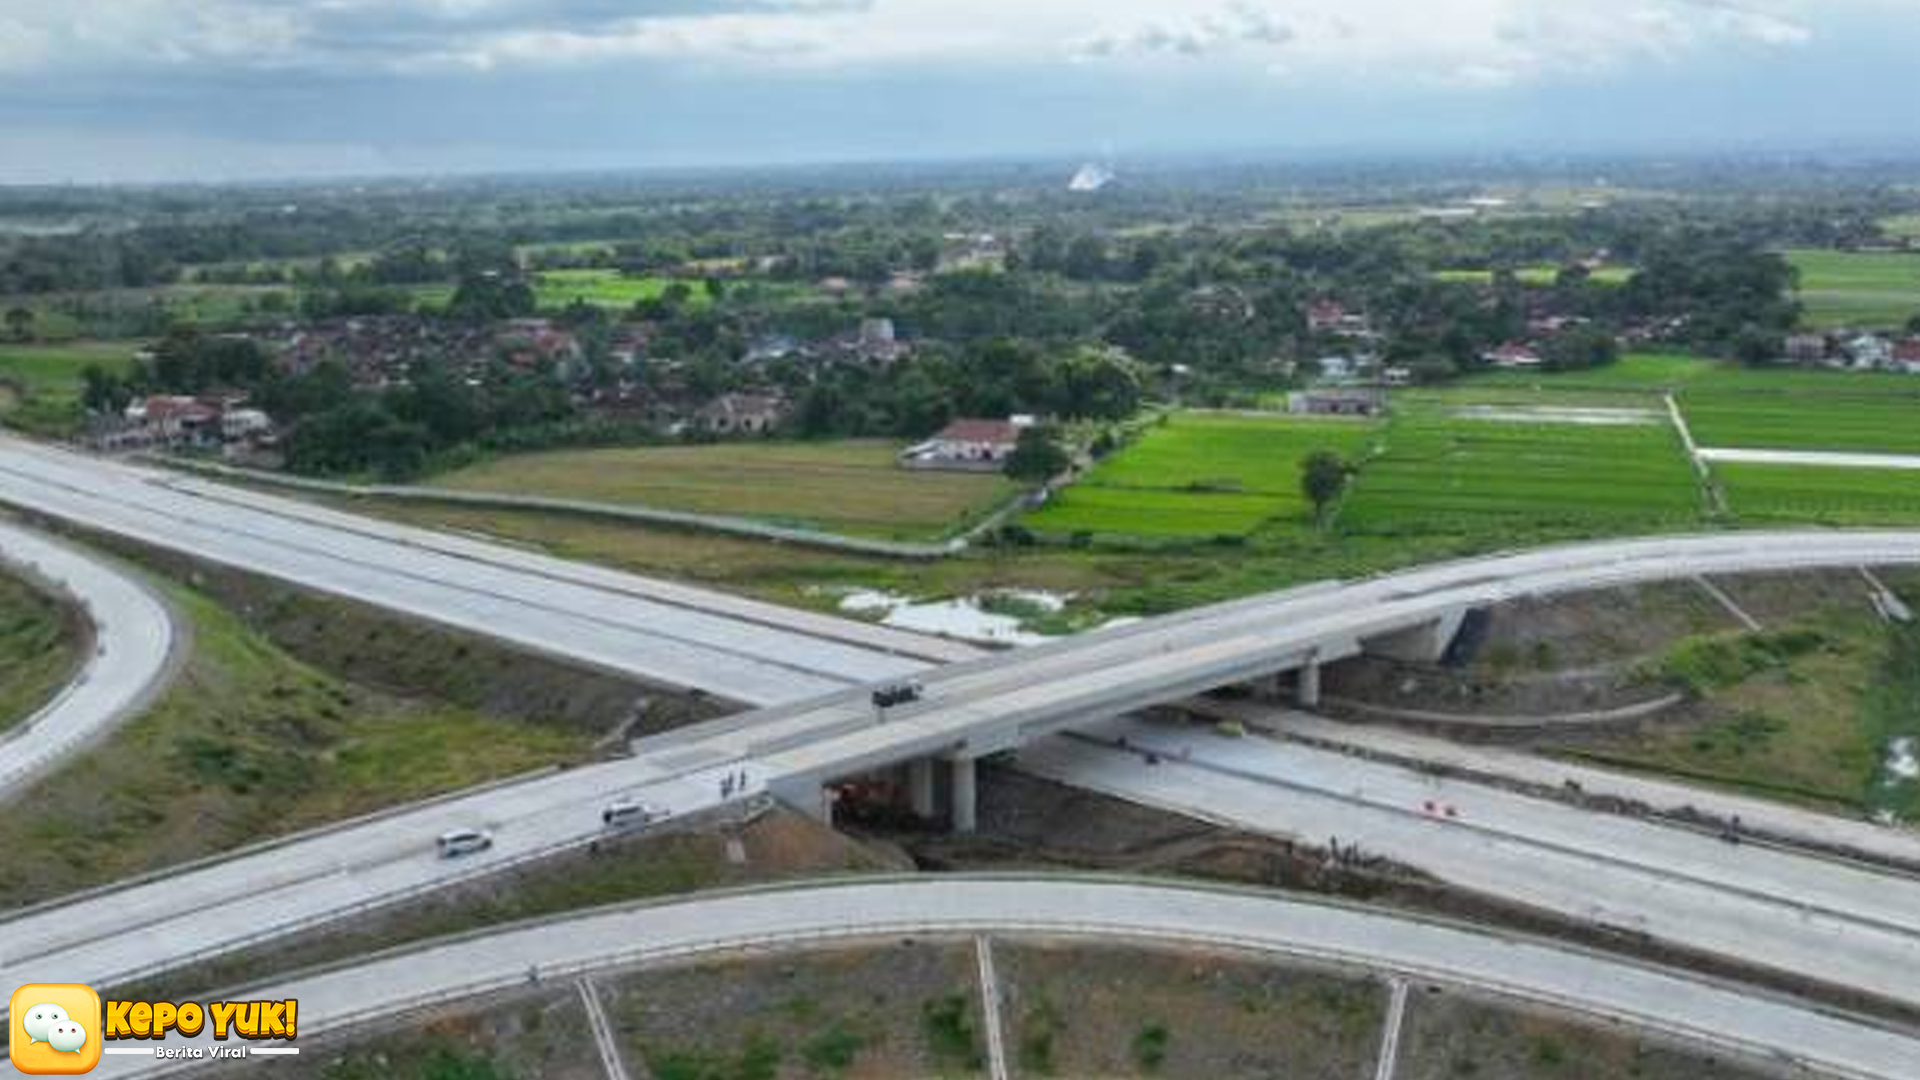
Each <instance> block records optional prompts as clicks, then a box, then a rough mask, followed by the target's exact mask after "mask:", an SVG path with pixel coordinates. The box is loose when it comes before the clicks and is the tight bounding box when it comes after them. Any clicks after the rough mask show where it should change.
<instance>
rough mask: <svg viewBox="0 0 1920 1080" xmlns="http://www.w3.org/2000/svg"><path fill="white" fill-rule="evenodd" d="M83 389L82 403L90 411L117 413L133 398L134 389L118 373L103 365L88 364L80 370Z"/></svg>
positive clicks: (81, 394)
mask: <svg viewBox="0 0 1920 1080" xmlns="http://www.w3.org/2000/svg"><path fill="white" fill-rule="evenodd" d="M80 381H81V383H82V385H83V387H84V388H83V389H82V390H81V392H80V404H81V405H82V406H84V407H85V408H86V410H87V411H88V412H90V413H98V414H102V415H104V414H106V413H115V412H119V411H120V410H122V409H124V408H126V407H127V403H128V402H129V401H132V400H133V390H132V389H131V388H130V387H128V386H127V384H126V383H125V382H123V381H122V380H121V379H120V377H119V376H118V375H115V374H114V373H113V372H111V371H108V370H107V369H106V368H104V367H101V366H100V365H99V364H88V365H87V366H86V367H84V368H82V369H81V371H80Z"/></svg>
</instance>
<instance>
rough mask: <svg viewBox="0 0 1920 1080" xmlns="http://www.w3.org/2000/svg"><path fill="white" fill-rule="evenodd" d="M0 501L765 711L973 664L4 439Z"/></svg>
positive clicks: (884, 635)
mask: <svg viewBox="0 0 1920 1080" xmlns="http://www.w3.org/2000/svg"><path fill="white" fill-rule="evenodd" d="M0 502H5V503H11V504H13V505H15V506H18V507H20V508H22V509H25V510H30V511H32V512H34V513H37V514H41V515H45V516H47V517H51V518H56V519H60V520H63V521H67V522H71V523H73V524H76V525H80V526H83V527H85V528H88V529H93V530H98V531H101V532H106V533H111V534H114V535H117V536H121V537H125V538H127V539H131V540H136V541H139V542H141V543H145V544H150V545H153V546H155V547H158V548H161V549H164V550H169V551H174V552H178V553H181V554H185V555H191V556H193V557H194V558H198V559H204V560H207V561H210V562H213V563H217V564H221V565H225V566H230V567H234V568H237V569H241V570H245V571H248V572H251V573H256V574H263V575H266V576H268V577H272V578H276V579H279V580H281V581H285V582H289V583H291V584H295V585H300V586H303V587H306V588H309V589H314V590H318V591H321V592H325V593H330V594H333V595H336V596H343V597H346V598H348V599H352V600H357V601H360V602H363V603H368V604H373V605H376V606H378V607H382V608H385V609H388V610H391V611H395V612H399V613H402V614H406V615H410V616H414V617H417V618H421V619H426V620H429V621H432V622H436V623H440V624H443V625H446V626H450V627H454V628H456V629H460V630H465V631H469V632H472V633H476V634H481V635H484V636H487V637H491V638H496V639H499V640H502V641H506V642H509V643H511V644H514V645H516V646H519V647H521V648H523V649H527V650H530V651H533V652H538V653H541V654H544V655H549V656H558V657H561V658H564V659H566V660H569V661H573V662H576V663H582V664H587V665H591V666H593V667H596V668H600V669H603V670H608V671H614V672H618V673H621V674H625V675H631V676H634V677H637V678H640V679H643V680H647V681H650V682H655V683H660V684H664V685H667V686H672V687H682V688H691V689H698V690H701V691H705V692H707V693H710V694H713V695H715V696H716V697H720V698H723V699H725V700H729V701H733V702H737V703H739V704H741V705H745V706H761V705H769V704H774V703H778V702H785V701H793V700H796V699H800V698H805V697H809V696H814V695H818V694H823V693H828V692H831V691H834V690H839V689H844V688H845V687H847V686H849V685H853V684H859V683H867V682H873V681H877V680H881V679H886V678H891V677H896V676H899V675H903V674H905V673H907V672H910V671H913V670H916V669H918V668H920V667H923V666H925V665H926V664H928V663H944V662H948V661H951V660H955V659H960V658H963V657H964V656H970V655H972V650H961V649H958V648H956V647H954V646H952V645H950V644H948V643H945V642H941V641H938V640H935V639H929V638H925V637H921V636H919V635H913V634H905V633H899V632H896V631H891V630H887V629H885V628H883V627H877V626H871V625H868V624H865V623H859V622H854V621H852V620H847V619H836V618H832V617H828V616H822V615H816V614H813V613H810V612H803V611H795V610H791V609H788V608H782V607H779V606H776V605H773V604H763V603H758V602H755V601H752V600H745V599H741V598H738V597H733V596H728V595H725V594H722V593H716V592H711V591H707V590H701V589H691V588H686V587H684V586H678V585H672V584H668V583H666V582H659V581H653V580H650V579H647V578H640V577H635V576H633V575H630V574H621V573H618V572H615V571H611V570H604V569H600V568H597V567H590V566H584V565H581V564H577V563H570V562H566V561H563V560H559V559H552V558H548V557H545V556H542V555H538V554H534V553H531V552H527V551H523V550H519V549H515V548H511V547H507V546H504V545H498V544H487V543H482V542H480V541H476V540H468V539H465V538H462V537H457V536H450V535H447V534H444V533H436V532H430V531H428V530H424V529H411V528H407V527H405V526H401V525H394V524H390V523H387V522H382V521H376V520H372V519H368V518H362V517H356V516H353V515H349V514H341V513H337V512H334V511H331V510H327V509H325V508H322V507H318V506H313V505H310V504H307V503H302V502H299V501H297V500H293V499H286V498H280V497H275V496H270V495H262V494H258V493H255V492H252V491H247V490H243V489H239V488H234V487H230V486H224V485H219V484H213V483H210V482H207V481H202V480H197V479H192V478H187V477H182V476H179V475H178V474H174V473H169V472H165V471H160V470H153V469H142V468H137V467H133V466H129V465H125V464H121V463H116V462H112V461H107V460H102V459H96V458H91V457H85V456H81V455H77V454H74V453H71V452H67V451H63V450H58V449H54V448H51V447H46V446H40V445H37V444H33V443H27V442H24V441H21V440H19V439H14V438H10V437H6V436H0Z"/></svg>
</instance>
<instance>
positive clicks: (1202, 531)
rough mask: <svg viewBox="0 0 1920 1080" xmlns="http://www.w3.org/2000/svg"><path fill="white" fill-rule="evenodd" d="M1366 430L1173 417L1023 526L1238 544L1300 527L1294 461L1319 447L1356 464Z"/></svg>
mask: <svg viewBox="0 0 1920 1080" xmlns="http://www.w3.org/2000/svg"><path fill="white" fill-rule="evenodd" d="M1373 431H1374V427H1373V425H1371V424H1356V423H1350V422H1343V421H1332V420H1307V419H1299V418H1293V417H1284V416H1271V417H1268V416H1239V415H1230V414H1209V413H1179V414H1176V415H1174V416H1173V417H1171V418H1170V419H1168V420H1167V421H1166V422H1165V423H1163V424H1160V425H1158V426H1155V427H1153V428H1150V429H1148V430H1147V432H1146V433H1145V434H1144V435H1142V436H1141V437H1140V439H1139V441H1138V442H1136V443H1134V444H1133V445H1131V446H1129V447H1127V448H1126V449H1125V450H1123V451H1121V452H1120V453H1119V454H1116V455H1114V456H1113V457H1112V458H1111V459H1109V460H1108V461H1106V462H1103V463H1102V464H1101V465H1100V466H1099V467H1098V468H1096V469H1095V470H1094V471H1093V473H1092V474H1091V475H1090V476H1088V477H1087V478H1086V479H1085V480H1083V481H1081V482H1080V483H1078V484H1076V485H1074V486H1073V487H1072V488H1069V489H1068V490H1066V491H1065V492H1062V493H1061V494H1059V495H1058V496H1057V497H1056V498H1055V499H1054V501H1053V502H1052V503H1051V504H1050V505H1049V506H1047V507H1046V508H1044V509H1042V510H1041V511H1039V512H1037V513H1034V514H1031V515H1029V516H1027V517H1026V518H1025V519H1024V520H1023V523H1024V524H1026V525H1027V526H1029V527H1031V528H1033V529H1035V530H1038V531H1041V532H1046V533H1056V534H1066V533H1075V532H1090V533H1109V534H1125V535H1132V536H1144V537H1155V538H1188V539H1193V538H1206V537H1211V536H1244V535H1246V534H1248V533H1250V532H1253V531H1254V530H1255V529H1258V528H1259V527H1260V526H1261V525H1262V524H1263V523H1265V522H1268V521H1272V520H1275V519H1284V520H1288V521H1292V522H1296V523H1297V522H1302V521H1304V520H1305V519H1306V518H1307V516H1308V515H1309V513H1310V510H1309V507H1308V505H1307V502H1306V498H1305V496H1304V495H1302V494H1301V491H1300V462H1301V460H1302V459H1303V458H1305V457H1306V456H1307V455H1308V454H1310V453H1312V452H1313V451H1315V450H1320V449H1331V450H1336V451H1339V452H1341V453H1342V454H1344V455H1346V456H1349V457H1353V456H1356V455H1358V454H1359V453H1360V452H1361V451H1362V450H1363V448H1364V447H1365V446H1366V444H1367V442H1368V440H1369V439H1370V438H1371V436H1372V433H1373Z"/></svg>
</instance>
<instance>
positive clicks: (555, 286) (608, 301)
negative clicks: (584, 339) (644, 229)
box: [534, 270, 711, 309]
mask: <svg viewBox="0 0 1920 1080" xmlns="http://www.w3.org/2000/svg"><path fill="white" fill-rule="evenodd" d="M674 280H675V279H673V278H668V277H659V276H645V277H628V276H626V275H625V274H622V273H621V272H620V271H618V270H548V271H545V272H543V273H541V274H539V275H538V276H537V277H536V278H535V281H534V293H535V294H536V295H537V296H538V297H539V298H540V307H541V308H542V309H554V308H563V307H566V306H567V305H568V304H571V303H573V302H574V301H575V300H584V301H586V302H587V303H589V304H593V305H595V306H598V307H609V308H623V309H624V308H630V307H632V306H633V305H635V304H637V303H639V302H640V301H642V300H657V299H659V298H660V297H661V296H662V295H663V294H664V293H665V292H666V291H667V289H668V288H669V287H670V286H672V285H673V284H674ZM686 284H687V287H688V288H689V289H691V290H692V293H691V295H690V296H689V298H688V303H689V304H692V305H695V306H699V305H702V304H706V303H708V302H709V300H710V299H711V298H710V297H708V296H707V290H706V289H705V287H704V286H703V285H702V283H701V282H698V281H690V282H687V283H686Z"/></svg>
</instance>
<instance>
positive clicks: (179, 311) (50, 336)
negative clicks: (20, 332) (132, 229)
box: [0, 285, 295, 342]
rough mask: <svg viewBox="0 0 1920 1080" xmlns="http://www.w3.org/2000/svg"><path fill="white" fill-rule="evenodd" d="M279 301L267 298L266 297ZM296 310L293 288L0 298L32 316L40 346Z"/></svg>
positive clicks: (224, 323) (186, 288) (169, 288)
mask: <svg viewBox="0 0 1920 1080" xmlns="http://www.w3.org/2000/svg"><path fill="white" fill-rule="evenodd" d="M269 296H272V297H275V299H273V300H268V299H267V297H269ZM262 304H266V305H270V306H271V305H278V304H284V310H288V311H291V310H293V308H294V306H295V295H294V290H292V289H290V288H285V287H281V286H258V285H166V286H159V287H155V288H144V289H102V290H98V291H95V292H87V293H64V294H59V295H54V296H24V297H6V298H0V307H4V308H13V307H16V306H18V307H22V308H25V309H26V310H28V311H30V312H32V313H33V329H32V336H33V337H34V338H35V339H36V340H38V341H42V342H48V341H53V342H65V341H73V340H77V339H82V338H88V337H94V338H139V337H147V336H153V335H156V334H157V333H158V332H159V330H160V329H161V328H163V327H164V326H165V324H167V323H168V322H174V323H192V324H194V325H197V326H203V327H215V328H224V327H230V326H236V325H240V324H243V323H246V322H248V321H249V320H251V319H254V318H256V317H258V316H259V315H260V314H261V305H262Z"/></svg>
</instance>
